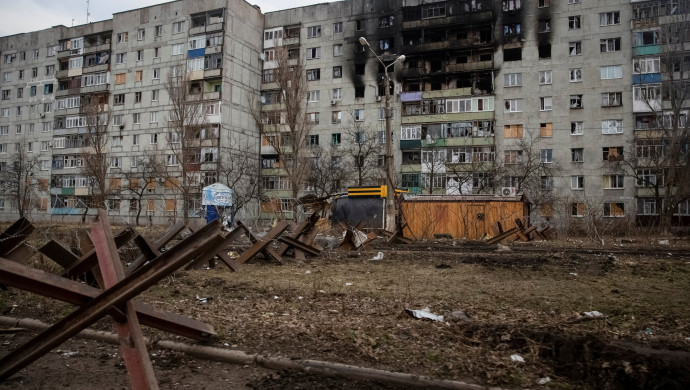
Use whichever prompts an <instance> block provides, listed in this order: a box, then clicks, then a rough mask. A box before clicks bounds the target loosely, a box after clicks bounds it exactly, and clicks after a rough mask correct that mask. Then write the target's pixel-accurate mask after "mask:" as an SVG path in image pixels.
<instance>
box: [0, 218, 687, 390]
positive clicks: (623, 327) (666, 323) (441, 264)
mask: <svg viewBox="0 0 690 390" xmlns="http://www.w3.org/2000/svg"><path fill="white" fill-rule="evenodd" d="M150 234H151V235H152V236H154V237H155V235H156V234H157V232H155V231H152V232H150ZM659 240H660V239H651V238H646V239H637V240H635V242H630V241H631V240H625V241H624V242H621V240H609V241H607V243H606V245H605V246H602V245H599V244H598V243H597V245H595V244H594V243H592V242H580V241H573V240H568V241H550V242H544V243H528V244H523V243H510V244H509V245H508V246H509V247H510V251H505V252H499V251H496V246H485V245H482V244H479V243H476V242H464V241H460V240H437V241H427V242H417V243H414V244H411V245H389V244H386V243H383V242H377V241H374V242H373V243H372V245H371V247H370V248H367V250H365V251H360V252H352V253H340V252H330V251H326V252H324V253H323V255H322V256H320V257H318V258H308V259H307V260H305V261H296V260H294V259H290V260H288V261H287V264H286V265H282V266H281V265H278V264H275V263H271V262H268V261H266V260H263V259H261V258H259V257H257V258H256V259H254V260H253V261H252V262H250V263H249V264H246V265H245V266H244V267H243V269H242V270H241V272H238V273H233V272H231V271H230V270H228V269H227V268H225V267H224V266H222V265H219V266H217V267H216V268H214V269H202V270H196V271H178V272H176V273H175V274H174V275H173V276H170V277H168V278H167V279H165V280H163V281H162V282H160V283H159V284H158V285H156V286H154V287H153V288H151V289H150V290H148V291H147V292H145V293H144V294H143V295H141V296H140V297H139V298H138V300H139V301H144V302H148V303H151V304H153V305H155V306H156V307H158V308H161V309H165V310H170V311H174V312H177V313H181V314H185V315H188V316H191V317H194V318H197V319H200V320H203V321H206V322H209V323H211V324H212V325H213V326H214V327H215V330H216V333H217V336H215V337H214V338H213V339H212V340H211V341H210V342H209V343H207V344H208V345H211V346H214V347H218V348H225V349H237V350H241V351H245V352H248V353H260V354H265V355H270V356H281V357H287V358H296V359H314V360H324V361H329V362H338V363H345V364H351V365H358V366H363V367H370V368H379V369H385V370H391V371H398V372H406V373H413V374H422V375H427V376H431V377H435V378H440V379H451V380H458V381H464V382H469V383H474V384H479V385H486V386H498V387H503V388H525V387H529V388H558V389H575V388H578V389H580V388H606V389H631V388H641V389H681V388H682V389H686V388H689V387H690V370H688V367H690V326H689V325H690V310H689V307H688V306H689V304H690V290H689V288H688V287H689V286H690V241H688V240H684V239H670V240H669V241H668V242H667V243H666V242H663V241H662V243H661V244H660V243H659ZM380 241H382V240H380ZM322 243H323V244H324V245H327V244H328V240H326V239H322ZM243 247H246V246H242V245H240V246H238V247H237V248H230V250H233V251H237V252H241V250H242V248H243ZM379 251H380V252H382V253H383V255H384V257H383V259H382V260H371V259H372V258H373V257H374V256H376V254H377V253H378V252H379ZM134 252H135V251H134V249H133V248H130V249H129V250H125V251H123V252H122V256H123V258H124V259H127V258H128V257H131V256H133V254H134ZM32 262H33V265H34V266H36V267H39V268H43V269H51V267H54V265H52V264H51V263H49V262H48V261H47V260H46V259H44V258H42V257H41V256H40V255H38V256H36V257H34V259H33V260H32ZM198 298H206V301H205V303H204V302H202V300H199V299H198ZM425 308H427V309H428V310H429V311H430V312H432V313H434V314H438V315H444V316H445V318H444V321H443V322H439V321H430V320H420V319H416V318H413V317H412V316H410V315H408V314H407V313H406V311H405V309H425ZM71 310H72V307H70V306H69V305H65V304H62V303H59V302H55V301H52V300H49V299H47V298H43V297H40V296H37V295H34V294H29V293H25V292H22V291H20V290H17V289H14V288H11V289H10V290H9V291H2V292H0V311H1V312H2V313H4V315H7V316H12V317H15V318H35V319H40V320H42V321H45V322H49V323H54V322H56V321H57V320H59V319H60V318H61V317H63V316H64V315H66V314H67V313H69V312H70V311H71ZM457 311H463V312H464V313H465V314H466V316H465V317H462V316H461V317H462V318H450V319H449V316H450V315H451V313H453V312H457ZM591 311H598V312H600V313H602V314H603V316H604V317H596V318H589V317H587V316H586V315H585V314H584V313H585V312H591ZM456 317H457V315H456ZM92 328H93V329H98V330H107V331H113V328H112V321H111V320H110V319H104V320H101V321H99V322H98V323H96V324H94V326H93V327H92ZM144 331H145V334H146V335H147V336H149V337H153V338H157V339H172V340H175V341H185V342H190V343H191V341H189V340H185V339H183V338H180V337H175V336H172V335H170V334H164V333H161V332H158V331H156V330H154V329H150V328H145V329H144ZM35 334H36V332H30V331H24V332H11V333H4V332H0V351H1V352H0V353H1V354H5V353H7V352H8V351H10V350H12V349H14V348H16V347H18V346H20V345H21V344H22V343H23V342H25V341H27V340H28V339H29V338H30V337H32V336H33V335H35ZM149 352H150V354H151V358H152V360H153V363H154V368H155V370H156V375H157V379H158V381H159V384H160V387H161V388H162V389H178V388H191V389H335V388H339V389H396V388H401V389H402V388H404V387H401V386H398V387H394V386H391V385H390V384H383V383H371V382H365V381H352V380H349V379H343V378H337V377H329V378H324V377H317V376H311V375H308V374H304V373H296V372H286V371H283V372H276V371H269V370H266V369H261V368H256V367H248V366H235V365H229V364H223V363H216V362H209V361H202V360H198V359H194V358H190V357H188V356H186V355H184V354H182V353H177V352H171V351H165V350H157V349H156V350H150V351H149ZM511 355H518V356H519V357H521V358H522V360H523V361H522V362H520V361H514V360H513V358H511ZM546 378H548V380H547V379H546ZM58 388H60V389H62V388H72V389H93V388H102V389H122V388H128V384H127V375H126V370H125V368H124V366H123V364H122V361H121V359H120V358H119V355H118V350H117V347H116V346H112V345H105V344H101V343H98V342H94V341H91V340H86V339H76V338H75V339H72V340H70V341H69V342H67V343H65V344H63V345H61V346H60V347H59V348H58V349H56V350H53V351H52V352H51V353H49V354H48V355H46V356H44V357H42V358H41V359H39V360H38V361H36V362H35V363H33V364H32V365H30V366H29V367H27V368H25V369H24V370H22V371H20V372H19V373H17V374H15V375H14V376H12V377H11V378H9V379H8V380H6V381H4V382H2V383H0V389H58Z"/></svg>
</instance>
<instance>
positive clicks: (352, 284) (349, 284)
mask: <svg viewBox="0 0 690 390" xmlns="http://www.w3.org/2000/svg"><path fill="white" fill-rule="evenodd" d="M345 285H346V286H354V283H345Z"/></svg>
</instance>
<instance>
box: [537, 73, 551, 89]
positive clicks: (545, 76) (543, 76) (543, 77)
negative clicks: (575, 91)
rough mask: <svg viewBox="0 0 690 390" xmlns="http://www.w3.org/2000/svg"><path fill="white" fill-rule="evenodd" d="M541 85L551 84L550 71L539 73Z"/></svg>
mask: <svg viewBox="0 0 690 390" xmlns="http://www.w3.org/2000/svg"><path fill="white" fill-rule="evenodd" d="M539 84H542V85H543V84H551V71H550V70H542V71H540V72H539Z"/></svg>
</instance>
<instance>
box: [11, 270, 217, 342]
mask: <svg viewBox="0 0 690 390" xmlns="http://www.w3.org/2000/svg"><path fill="white" fill-rule="evenodd" d="M0 281H2V283H6V284H7V285H8V286H11V287H15V288H19V289H21V290H24V291H28V292H32V293H36V294H39V295H43V296H46V297H50V298H53V299H57V300H59V301H62V302H67V303H70V304H72V305H82V304H84V303H86V302H88V301H90V300H91V299H93V298H95V297H97V296H98V295H99V294H100V293H101V292H102V290H100V289H98V288H96V287H92V286H89V285H86V284H84V283H81V282H78V281H74V280H71V279H65V278H63V277H60V276H59V275H55V274H52V273H49V272H45V271H41V270H38V269H35V268H31V267H28V266H26V265H23V264H19V263H15V262H12V261H9V260H6V259H3V258H0ZM135 309H136V311H137V315H138V316H139V321H141V323H142V324H143V325H146V326H150V327H152V328H156V329H160V330H163V331H166V332H171V333H175V334H178V335H180V336H185V337H189V338H192V339H195V340H205V339H208V336H209V335H214V334H215V331H214V330H213V327H212V326H211V325H208V324H206V323H204V322H201V321H198V320H195V319H191V318H188V317H184V316H181V315H179V314H175V313H170V312H164V311H160V310H156V309H154V308H153V307H152V306H150V305H146V304H144V303H140V302H137V303H135ZM110 314H112V313H110Z"/></svg>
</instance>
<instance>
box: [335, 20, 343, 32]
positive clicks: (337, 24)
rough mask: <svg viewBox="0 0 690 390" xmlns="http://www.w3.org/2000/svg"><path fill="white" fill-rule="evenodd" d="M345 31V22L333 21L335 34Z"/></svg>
mask: <svg viewBox="0 0 690 390" xmlns="http://www.w3.org/2000/svg"><path fill="white" fill-rule="evenodd" d="M342 32H343V22H335V23H333V34H341V33H342Z"/></svg>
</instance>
